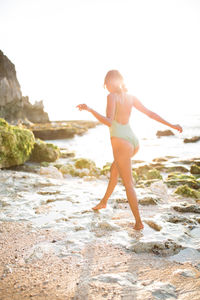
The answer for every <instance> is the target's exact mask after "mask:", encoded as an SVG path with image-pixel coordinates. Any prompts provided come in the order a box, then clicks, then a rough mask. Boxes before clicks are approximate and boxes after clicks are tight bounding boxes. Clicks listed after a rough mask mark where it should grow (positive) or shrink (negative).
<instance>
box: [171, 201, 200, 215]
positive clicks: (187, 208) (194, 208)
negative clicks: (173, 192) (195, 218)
mask: <svg viewBox="0 0 200 300" xmlns="http://www.w3.org/2000/svg"><path fill="white" fill-rule="evenodd" d="M173 209H174V210H176V211H178V212H192V213H197V214H199V213H200V206H198V205H195V204H187V203H185V204H182V205H176V206H173Z"/></svg>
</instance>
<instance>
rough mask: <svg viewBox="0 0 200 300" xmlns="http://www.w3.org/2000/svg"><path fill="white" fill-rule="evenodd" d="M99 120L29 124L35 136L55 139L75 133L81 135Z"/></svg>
mask: <svg viewBox="0 0 200 300" xmlns="http://www.w3.org/2000/svg"><path fill="white" fill-rule="evenodd" d="M98 124H99V122H94V121H84V120H83V121H82V120H76V121H55V122H48V123H44V124H43V123H39V124H34V125H33V126H31V128H30V129H31V130H32V131H33V134H34V136H35V137H36V138H39V139H41V140H56V139H66V138H72V137H74V136H75V135H76V134H78V135H82V134H84V133H85V132H87V131H88V129H89V128H93V127H96V126H97V125H98Z"/></svg>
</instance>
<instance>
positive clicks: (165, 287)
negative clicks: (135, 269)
mask: <svg viewBox="0 0 200 300" xmlns="http://www.w3.org/2000/svg"><path fill="white" fill-rule="evenodd" d="M148 290H150V291H151V293H152V295H153V297H154V298H153V299H163V300H164V299H171V300H172V299H177V294H176V287H175V286H174V285H172V284H171V283H165V282H159V281H157V282H154V283H153V284H152V285H150V286H148Z"/></svg>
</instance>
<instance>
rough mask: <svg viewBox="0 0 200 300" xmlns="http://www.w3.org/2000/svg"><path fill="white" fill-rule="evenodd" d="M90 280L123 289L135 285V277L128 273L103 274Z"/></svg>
mask: <svg viewBox="0 0 200 300" xmlns="http://www.w3.org/2000/svg"><path fill="white" fill-rule="evenodd" d="M91 280H92V281H93V280H95V281H96V280H98V281H101V282H104V283H116V284H119V285H120V286H125V287H134V285H135V284H136V283H137V276H136V275H135V274H133V273H129V272H118V273H104V274H100V275H97V276H94V277H92V278H91Z"/></svg>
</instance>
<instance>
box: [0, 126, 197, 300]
mask: <svg viewBox="0 0 200 300" xmlns="http://www.w3.org/2000/svg"><path fill="white" fill-rule="evenodd" d="M195 126H196V125H195ZM195 128H196V127H195ZM105 129H107V128H105V127H103V126H97V127H96V128H92V129H89V130H88V132H87V133H85V134H84V135H83V136H75V137H74V138H71V139H65V140H64V139H63V140H55V141H51V142H53V143H55V144H56V145H58V146H59V147H60V149H61V151H63V152H65V151H67V149H68V151H69V153H70V151H71V154H72V155H66V156H62V157H61V158H60V159H58V160H57V161H56V162H54V163H49V164H46V165H45V164H38V163H31V162H27V163H25V164H24V165H22V166H18V167H17V168H10V169H2V170H1V171H0V183H1V191H0V201H1V213H0V223H1V232H0V236H1V239H0V241H1V264H0V268H1V269H0V279H1V280H0V298H1V299H2V300H4V299H5V300H7V299H20V300H21V299H81V300H82V299H83V300H85V299H141V300H143V299H184V300H185V299H186V300H187V299H196V300H197V299H199V293H200V218H199V212H200V206H199V204H200V197H199V194H198V193H199V191H200V188H199V185H200V181H199V175H198V174H197V175H195V174H192V173H191V172H193V171H192V170H193V169H192V166H194V165H196V166H197V167H198V165H199V164H200V158H199V156H198V154H199V153H198V147H199V142H197V143H194V144H193V145H191V144H190V145H189V144H187V145H186V144H184V143H183V138H184V136H182V137H180V136H177V135H175V136H171V137H161V138H157V137H155V136H152V137H151V138H150V137H149V139H144V138H143V137H141V138H140V141H141V142H140V143H141V149H140V151H141V152H142V154H143V157H145V155H144V153H145V151H147V149H150V147H152V150H151V153H152V154H151V156H150V155H149V156H146V160H145V159H143V160H142V159H141V157H140V155H139V153H138V154H137V156H135V157H134V158H133V159H132V167H133V172H136V173H134V175H135V178H134V180H135V189H136V193H137V196H138V201H139V210H140V213H141V217H142V220H143V222H144V230H142V231H140V232H137V231H135V230H133V226H134V218H133V215H132V213H131V210H130V208H129V204H128V202H127V199H126V194H125V189H124V186H123V184H122V182H121V180H119V182H118V185H117V187H116V189H115V191H114V193H113V194H112V196H111V198H110V199H109V201H108V205H107V208H106V209H102V210H99V211H93V210H92V207H93V206H95V205H96V204H97V203H98V201H99V200H100V199H101V197H103V195H104V192H105V190H106V187H107V183H108V179H109V168H107V167H105V164H106V163H108V164H107V166H109V163H111V162H112V152H111V149H110V145H109V143H107V144H106V143H105V138H107V137H108V136H106V135H107V133H106V130H105ZM188 130H189V131H190V132H192V133H191V135H193V131H192V129H191V128H189V129H188ZM195 130H196V129H195ZM94 139H95V141H96V142H95V143H92V141H94ZM148 145H149V146H148ZM166 145H171V146H169V147H167V146H166ZM175 145H177V147H175ZM142 147H144V148H146V149H145V150H144V149H142ZM156 147H157V150H156ZM161 147H162V150H161ZM191 149H192V150H191ZM172 150H173V154H174V155H170V154H172V153H171V152H172ZM148 153H150V151H148ZM157 153H160V154H161V155H160V156H158V155H157ZM142 154H141V155H142ZM194 154H196V156H195V155H194ZM81 157H82V158H86V160H85V161H86V162H87V159H89V160H92V161H94V163H91V162H90V161H89V162H90V165H88V166H86V165H85V167H84V168H82V167H81V165H80V158H81ZM77 162H79V168H77V167H78V163H77ZM94 164H95V167H94ZM66 165H67V166H69V165H70V166H72V165H73V166H76V172H74V169H73V173H71V174H70V172H71V169H70V172H68V170H69V169H68V168H66V167H65V168H63V166H66ZM74 168H75V167H74ZM155 169H156V170H157V171H155ZM66 170H67V171H66ZM61 171H62V172H61ZM183 185H187V187H191V190H189V192H190V193H191V194H188V195H184V194H182V195H181V194H180V193H179V194H178V193H175V191H177V189H178V187H180V186H183ZM191 191H192V192H191ZM189 192H188V193H189Z"/></svg>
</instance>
